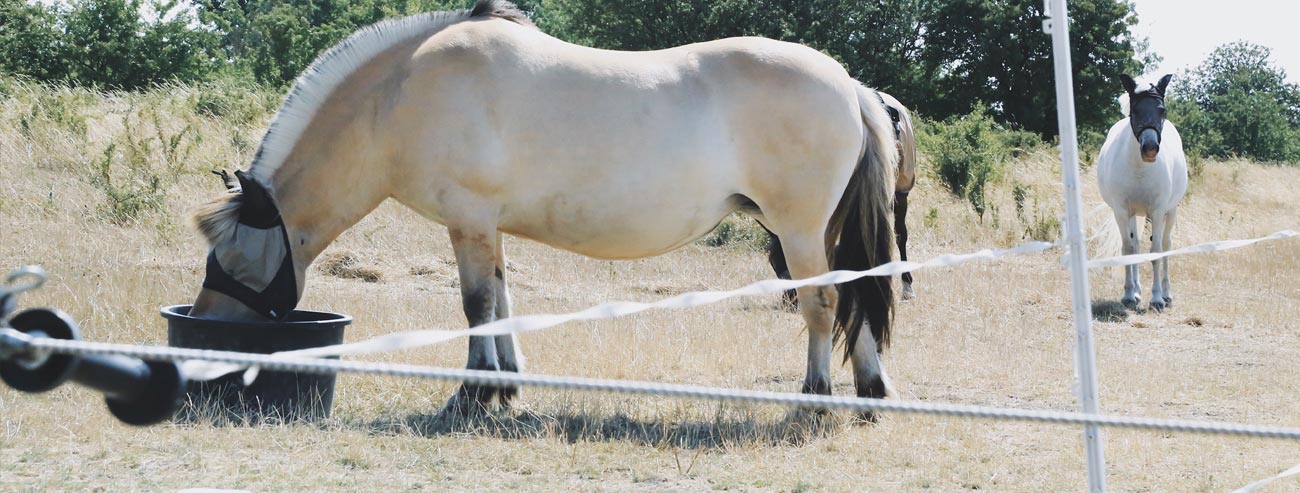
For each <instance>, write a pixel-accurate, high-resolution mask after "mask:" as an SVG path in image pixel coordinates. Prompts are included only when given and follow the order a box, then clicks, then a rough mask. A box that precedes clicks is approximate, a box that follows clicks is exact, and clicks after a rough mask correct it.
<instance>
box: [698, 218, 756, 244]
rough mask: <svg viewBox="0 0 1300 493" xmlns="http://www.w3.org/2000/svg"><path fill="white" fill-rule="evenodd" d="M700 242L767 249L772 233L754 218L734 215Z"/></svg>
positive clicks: (719, 224) (723, 221)
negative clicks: (768, 232)
mask: <svg viewBox="0 0 1300 493" xmlns="http://www.w3.org/2000/svg"><path fill="white" fill-rule="evenodd" d="M700 242H701V243H703V244H704V245H706V246H710V247H714V248H720V247H746V248H750V249H753V250H759V251H765V250H767V247H768V244H769V243H770V235H768V234H767V231H765V230H763V227H762V226H759V225H758V223H757V222H755V221H754V220H752V219H749V218H748V217H738V216H735V215H732V216H728V217H727V218H726V219H723V220H722V222H721V223H718V227H716V228H714V229H713V232H712V233H710V234H709V235H708V236H705V237H704V238H703V239H701V240H700Z"/></svg>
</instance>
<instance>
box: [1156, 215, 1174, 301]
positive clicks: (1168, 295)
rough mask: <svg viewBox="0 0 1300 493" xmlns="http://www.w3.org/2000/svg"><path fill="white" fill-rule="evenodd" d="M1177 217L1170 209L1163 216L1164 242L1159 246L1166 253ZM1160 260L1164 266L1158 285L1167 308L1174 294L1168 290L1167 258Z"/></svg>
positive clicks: (1170, 244) (1170, 245)
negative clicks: (1163, 294) (1163, 295)
mask: <svg viewBox="0 0 1300 493" xmlns="http://www.w3.org/2000/svg"><path fill="white" fill-rule="evenodd" d="M1177 216H1178V209H1172V210H1170V211H1169V212H1168V213H1166V214H1165V241H1164V243H1163V244H1161V247H1162V248H1163V249H1164V251H1166V252H1167V251H1169V250H1170V248H1171V247H1172V244H1173V241H1172V240H1171V238H1173V232H1174V218H1176V217H1177ZM1161 260H1163V261H1164V264H1165V265H1164V269H1162V270H1161V271H1162V272H1163V273H1164V276H1162V277H1161V278H1160V284H1161V288H1162V289H1163V290H1164V293H1165V307H1166V308H1168V307H1172V306H1173V305H1174V292H1173V290H1171V289H1170V288H1169V257H1165V258H1163V259H1161Z"/></svg>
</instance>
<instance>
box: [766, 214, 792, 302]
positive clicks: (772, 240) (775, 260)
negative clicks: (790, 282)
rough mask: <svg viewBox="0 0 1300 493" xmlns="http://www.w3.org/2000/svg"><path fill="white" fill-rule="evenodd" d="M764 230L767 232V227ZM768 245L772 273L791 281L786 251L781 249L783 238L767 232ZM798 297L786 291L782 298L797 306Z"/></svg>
mask: <svg viewBox="0 0 1300 493" xmlns="http://www.w3.org/2000/svg"><path fill="white" fill-rule="evenodd" d="M763 229H764V230H767V228H766V227H764V228H763ZM767 245H768V246H767V263H768V264H771V265H772V271H773V272H775V273H776V277H777V278H780V279H789V278H790V267H788V266H787V265H786V263H785V249H783V248H782V247H781V238H780V237H779V236H777V235H776V233H773V232H772V231H771V230H767ZM796 296H798V295H797V294H795V291H794V290H793V289H787V290H785V293H783V294H782V295H781V298H782V299H784V300H785V302H786V303H787V304H790V305H797V304H798V298H796Z"/></svg>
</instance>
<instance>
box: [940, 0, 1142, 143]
mask: <svg viewBox="0 0 1300 493" xmlns="http://www.w3.org/2000/svg"><path fill="white" fill-rule="evenodd" d="M929 3H930V5H931V6H932V7H931V8H930V9H929V10H928V11H927V12H926V13H925V15H926V21H925V35H924V48H923V49H922V50H921V56H920V60H919V62H920V64H921V66H922V67H923V68H922V71H923V72H924V73H926V74H932V75H931V76H932V77H933V84H932V85H931V86H930V87H931V95H930V97H928V98H920V99H918V100H917V105H916V106H917V107H918V109H920V111H921V112H923V113H926V114H930V115H934V116H948V115H956V114H965V113H968V112H970V111H972V110H976V109H977V108H974V107H973V106H972V105H973V104H974V102H976V101H985V102H987V103H988V104H989V105H990V106H989V108H988V110H989V111H990V112H991V113H992V115H993V117H994V118H995V119H996V120H997V121H999V122H1001V123H1004V124H1007V125H1010V126H1011V127H1013V128H1018V129H1024V130H1029V131H1033V132H1037V133H1038V134H1040V135H1041V136H1043V137H1045V138H1046V137H1051V136H1053V135H1056V134H1057V132H1058V129H1057V123H1056V92H1055V83H1054V77H1053V65H1052V63H1053V62H1052V47H1051V38H1050V36H1047V35H1046V34H1044V33H1043V32H1042V30H1041V26H1042V20H1043V10H1042V8H1043V2H1042V0H941V1H940V0H934V1H931V2H929ZM1069 10H1070V12H1069V14H1070V37H1071V39H1070V51H1071V53H1070V55H1071V59H1072V61H1073V65H1074V73H1073V75H1074V91H1075V92H1074V97H1075V111H1076V117H1077V121H1078V123H1079V125H1080V126H1081V127H1084V128H1106V127H1109V126H1110V125H1111V124H1112V123H1114V122H1115V120H1117V119H1119V118H1120V114H1119V111H1118V108H1117V107H1116V106H1115V104H1114V100H1115V96H1117V95H1118V94H1119V93H1120V92H1121V91H1122V89H1121V88H1120V86H1119V84H1118V82H1117V81H1118V80H1119V75H1120V74H1123V73H1141V72H1142V70H1141V69H1142V65H1143V62H1142V61H1140V60H1139V59H1138V56H1139V52H1138V50H1139V49H1142V48H1143V47H1144V46H1145V45H1144V44H1143V43H1141V42H1140V40H1137V39H1135V38H1134V37H1133V35H1132V34H1130V27H1131V26H1133V25H1134V24H1136V23H1137V15H1136V13H1135V12H1134V10H1133V5H1132V4H1130V3H1128V2H1125V1H1118V0H1072V1H1071V2H1069Z"/></svg>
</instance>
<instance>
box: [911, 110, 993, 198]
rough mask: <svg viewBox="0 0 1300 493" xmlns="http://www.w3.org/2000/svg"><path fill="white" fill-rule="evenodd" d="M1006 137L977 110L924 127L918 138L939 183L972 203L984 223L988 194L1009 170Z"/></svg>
mask: <svg viewBox="0 0 1300 493" xmlns="http://www.w3.org/2000/svg"><path fill="white" fill-rule="evenodd" d="M1006 135H1007V132H1006V131H1005V130H1003V129H1001V128H1000V127H999V126H998V125H997V124H996V123H994V122H993V119H992V118H991V117H989V115H988V114H986V113H985V112H983V111H981V110H975V111H973V112H971V113H970V114H968V115H965V116H961V117H955V118H949V119H947V120H945V121H943V122H939V123H930V124H928V125H924V126H923V127H922V130H921V132H920V135H919V136H918V140H919V142H918V145H919V146H920V147H921V150H922V152H924V153H925V155H926V156H927V157H928V158H929V160H930V163H931V166H932V171H933V172H934V173H935V175H937V176H938V178H939V181H940V182H941V183H943V184H944V186H945V187H947V188H948V190H949V191H950V192H952V193H953V195H956V196H958V197H962V198H964V199H966V200H967V201H968V202H970V205H971V207H973V208H974V209H975V213H976V214H979V216H980V219H981V220H983V218H984V212H985V210H986V209H987V204H986V202H985V197H984V192H985V190H986V189H987V187H988V186H989V185H990V184H992V183H995V182H997V181H998V180H999V179H1000V178H1001V177H1002V174H1003V170H1004V168H1005V167H1006V160H1007V157H1008V154H1009V151H1008V148H1007V145H1006V143H1005V142H1006V141H1007V137H1006Z"/></svg>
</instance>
